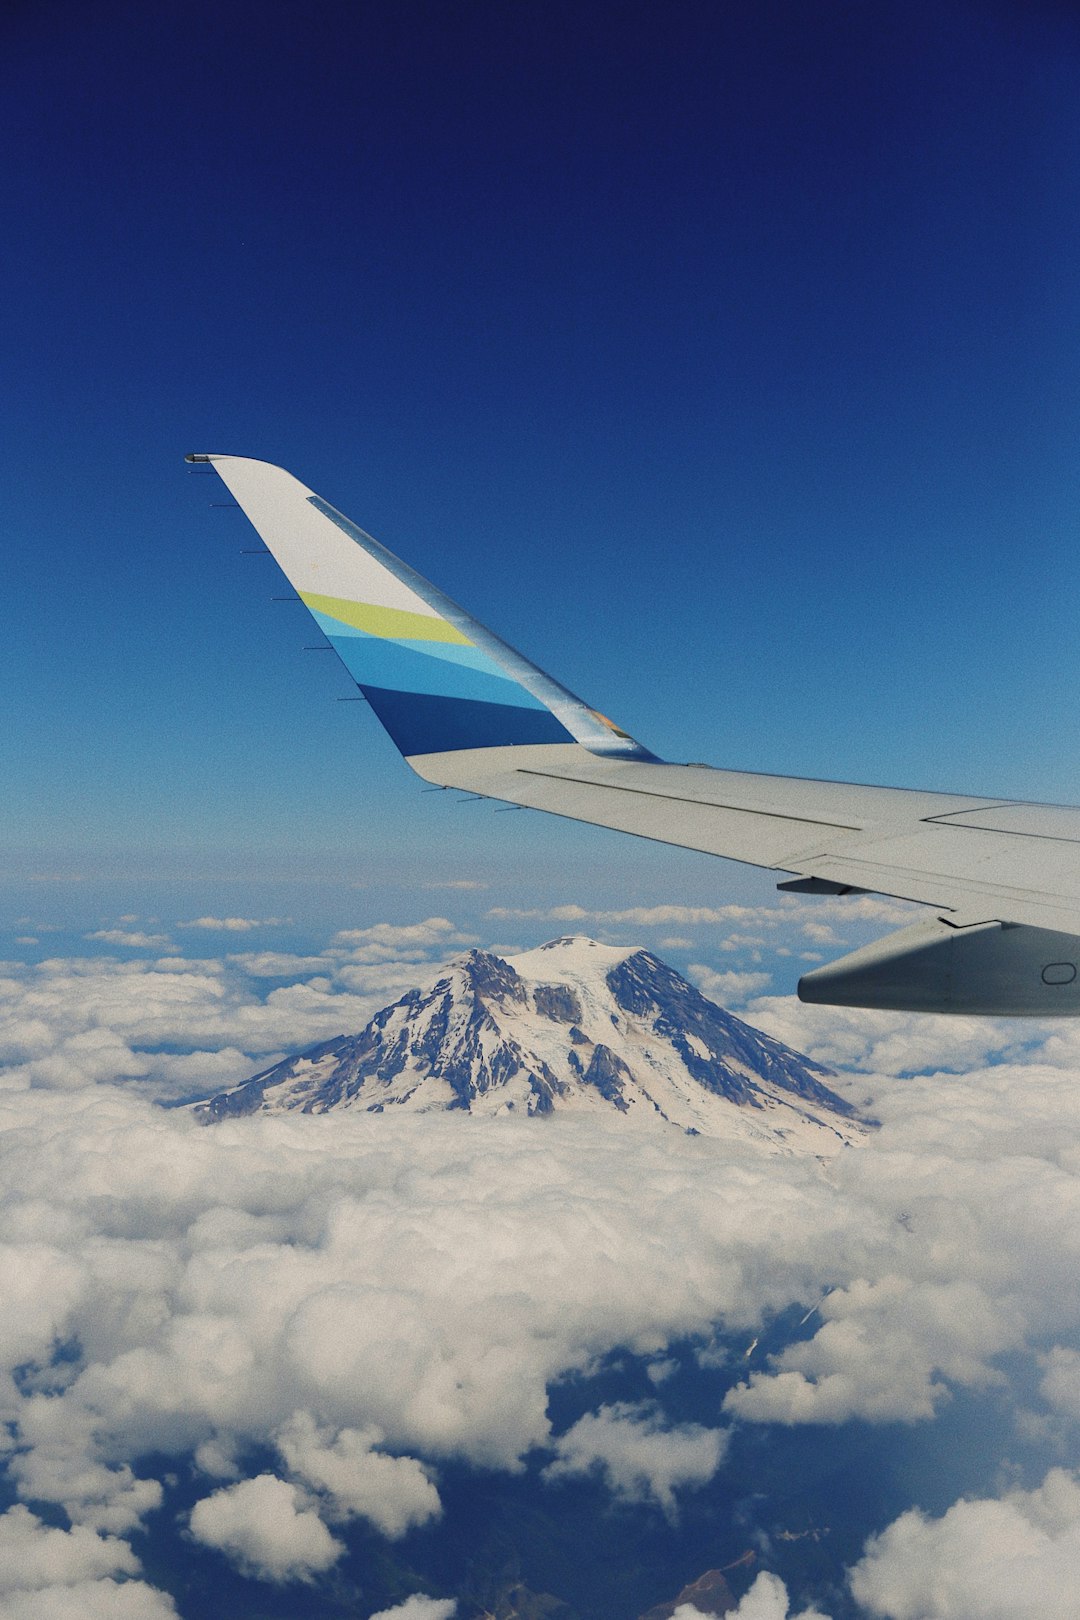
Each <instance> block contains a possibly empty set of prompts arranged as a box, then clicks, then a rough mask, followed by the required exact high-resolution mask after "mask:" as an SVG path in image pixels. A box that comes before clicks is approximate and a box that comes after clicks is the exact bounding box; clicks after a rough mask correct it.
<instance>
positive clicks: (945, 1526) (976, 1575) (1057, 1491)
mask: <svg viewBox="0 0 1080 1620" xmlns="http://www.w3.org/2000/svg"><path fill="white" fill-rule="evenodd" d="M851 1590H852V1592H853V1594H854V1596H855V1598H856V1599H857V1601H858V1602H859V1603H860V1604H862V1605H863V1607H864V1608H865V1609H866V1611H867V1612H868V1613H869V1614H871V1615H874V1616H881V1617H882V1620H972V1617H973V1616H976V1615H977V1616H978V1620H1075V1616H1076V1613H1077V1593H1078V1592H1080V1483H1078V1481H1077V1477H1076V1475H1075V1474H1071V1473H1068V1472H1066V1471H1065V1470H1064V1469H1061V1468H1055V1469H1052V1470H1051V1471H1050V1473H1049V1474H1047V1476H1046V1478H1045V1480H1044V1481H1043V1483H1042V1485H1040V1486H1039V1487H1038V1488H1037V1489H1035V1490H1032V1491H1022V1490H1017V1491H1010V1492H1009V1493H1008V1494H1007V1495H1005V1496H1003V1497H1001V1498H1000V1499H999V1500H993V1499H983V1500H977V1501H960V1502H955V1503H954V1504H953V1506H952V1507H951V1508H949V1510H948V1511H947V1512H946V1513H945V1514H943V1515H942V1517H941V1518H940V1519H932V1518H928V1517H927V1516H926V1515H925V1514H922V1513H919V1512H916V1511H911V1512H909V1513H904V1514H902V1515H901V1517H900V1518H899V1519H897V1520H895V1521H894V1522H893V1523H892V1524H891V1525H889V1527H888V1529H887V1530H885V1531H884V1532H883V1533H882V1534H881V1535H880V1536H877V1537H875V1538H874V1539H873V1540H872V1541H871V1542H870V1543H869V1544H868V1546H867V1548H866V1551H865V1552H864V1554H863V1557H862V1558H861V1559H860V1561H859V1562H858V1563H857V1564H856V1565H855V1567H854V1568H853V1569H852V1570H851Z"/></svg>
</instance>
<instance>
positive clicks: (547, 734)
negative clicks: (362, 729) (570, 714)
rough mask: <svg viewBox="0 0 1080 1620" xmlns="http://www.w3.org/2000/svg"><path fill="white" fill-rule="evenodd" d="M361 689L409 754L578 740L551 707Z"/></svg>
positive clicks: (371, 687) (394, 738)
mask: <svg viewBox="0 0 1080 1620" xmlns="http://www.w3.org/2000/svg"><path fill="white" fill-rule="evenodd" d="M361 691H362V692H363V694H364V696H365V697H366V698H367V700H368V702H369V703H370V704H371V707H372V708H373V709H374V710H375V713H376V714H377V715H378V717H379V719H380V720H381V721H382V723H383V725H384V726H385V727H386V729H387V731H388V732H389V733H390V736H391V738H392V739H393V741H394V743H395V744H396V745H397V747H398V748H400V750H401V752H402V753H403V754H405V755H409V754H442V753H453V752H455V751H456V750H457V749H460V748H512V747H514V746H515V745H518V746H525V745H530V744H533V743H568V742H573V741H574V738H573V737H572V736H571V735H570V733H569V732H568V731H567V729H566V727H565V726H564V725H563V724H562V723H561V721H559V720H557V719H556V718H555V716H554V715H553V714H552V713H551V711H550V710H549V709H523V708H519V707H518V706H517V705H516V704H511V703H476V702H473V701H472V700H470V699H468V698H446V697H430V696H427V695H424V694H420V693H417V692H390V691H387V690H386V689H385V687H380V686H366V685H365V686H362V687H361Z"/></svg>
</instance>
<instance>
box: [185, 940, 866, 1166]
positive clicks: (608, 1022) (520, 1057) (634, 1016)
mask: <svg viewBox="0 0 1080 1620" xmlns="http://www.w3.org/2000/svg"><path fill="white" fill-rule="evenodd" d="M828 1072H829V1071H828V1070H826V1069H823V1068H822V1067H821V1066H820V1065H819V1064H815V1063H813V1062H812V1061H811V1060H810V1059H809V1058H806V1057H803V1056H801V1055H800V1054H799V1053H798V1052H793V1051H792V1050H791V1049H790V1048H789V1047H786V1046H783V1045H782V1044H781V1043H780V1042H779V1041H775V1040H772V1039H771V1038H770V1037H769V1036H767V1035H763V1034H762V1033H761V1032H760V1031H759V1030H755V1029H752V1028H751V1027H750V1026H749V1025H748V1024H744V1023H742V1022H741V1020H740V1019H738V1018H735V1017H733V1016H732V1014H731V1013H728V1012H724V1011H723V1010H722V1009H721V1008H720V1007H718V1006H716V1005H715V1003H714V1002H711V1001H709V1000H707V999H706V997H705V996H703V995H702V994H701V992H700V991H699V990H696V989H695V988H694V986H693V985H692V984H689V983H688V982H687V980H685V979H684V978H682V977H681V975H680V974H678V973H676V972H675V970H674V968H671V967H668V966H667V964H666V963H664V962H661V961H660V960H659V959H658V958H657V957H655V956H653V955H652V954H651V952H649V951H645V950H637V949H633V948H625V947H623V948H620V947H616V946H611V945H600V944H598V943H597V942H596V941H595V940H591V939H582V938H567V939H556V940H553V941H552V942H551V943H550V944H548V945H542V946H540V947H539V948H538V949H536V950H531V951H525V952H523V953H522V954H520V955H517V956H512V957H500V956H494V955H492V954H491V953H490V952H486V951H470V953H469V954H468V955H467V956H465V957H463V958H462V959H461V960H460V961H458V962H456V963H454V964H452V965H451V966H450V967H448V968H446V969H445V970H444V971H443V972H442V973H441V974H440V976H439V977H438V978H437V979H436V981H435V983H434V984H433V985H432V986H431V987H430V988H428V989H424V990H419V989H418V990H410V991H409V992H408V993H407V994H406V995H404V996H402V997H401V999H400V1000H399V1001H396V1002H394V1004H393V1005H392V1006H390V1007H385V1008H384V1009H383V1010H382V1011H381V1012H379V1013H376V1015H375V1017H374V1018H373V1019H372V1020H371V1022H370V1023H369V1024H368V1026H367V1028H366V1029H364V1030H362V1031H361V1033H360V1034H359V1035H345V1036H340V1037H338V1038H337V1039H336V1040H332V1041H326V1042H324V1043H323V1044H322V1045H321V1046H316V1047H312V1048H311V1049H310V1050H308V1051H306V1052H304V1053H302V1054H301V1055H300V1056H298V1057H290V1058H285V1059H283V1060H282V1061H281V1062H280V1063H277V1064H275V1065H274V1067H273V1068H271V1069H267V1070H265V1071H263V1073H261V1074H257V1075H255V1076H254V1077H253V1078H252V1079H250V1080H248V1081H246V1082H245V1083H244V1084H243V1085H241V1086H238V1087H236V1088H235V1089H233V1090H231V1091H226V1092H222V1093H221V1094H220V1095H219V1096H217V1097H213V1098H211V1099H210V1100H209V1101H207V1102H204V1103H201V1104H199V1105H198V1107H197V1112H198V1113H199V1115H200V1116H201V1117H202V1118H203V1119H204V1120H206V1121H207V1122H210V1121H213V1120H220V1119H226V1118H230V1117H235V1116H237V1115H242V1114H252V1113H275V1114H276V1113H283V1112H285V1111H286V1110H289V1109H299V1110H302V1111H304V1112H306V1113H325V1112H327V1111H329V1110H331V1109H339V1108H341V1109H346V1108H347V1109H361V1110H365V1111H366V1112H368V1113H382V1112H383V1111H384V1110H388V1109H404V1110H409V1111H413V1112H425V1111H430V1110H446V1109H460V1110H463V1111H465V1112H468V1113H472V1114H501V1113H521V1114H534V1115H535V1114H549V1113H552V1112H554V1111H556V1110H558V1111H560V1112H561V1111H567V1112H568V1111H576V1112H580V1113H605V1114H612V1113H619V1114H621V1115H623V1116H624V1117H625V1118H626V1119H627V1120H628V1121H629V1122H631V1123H637V1124H648V1125H659V1126H661V1127H663V1125H664V1122H667V1123H668V1124H670V1125H673V1126H677V1127H679V1128H681V1129H683V1130H685V1131H691V1132H695V1133H701V1134H702V1135H707V1136H715V1137H727V1138H751V1139H755V1140H758V1141H760V1142H763V1143H766V1144H768V1145H769V1146H771V1147H773V1148H774V1149H777V1150H779V1151H797V1152H813V1153H833V1152H835V1151H837V1149H839V1148H840V1147H842V1146H843V1145H844V1144H845V1143H849V1142H854V1141H857V1140H859V1139H861V1138H862V1136H863V1135H864V1134H865V1127H864V1126H863V1125H862V1124H861V1123H860V1122H859V1120H858V1118H857V1116H856V1114H855V1111H854V1109H852V1107H851V1106H850V1105H849V1104H848V1103H846V1102H844V1101H843V1100H842V1099H841V1098H840V1097H838V1096H836V1095H835V1094H834V1093H833V1092H832V1091H830V1090H829V1089H828V1087H827V1086H826V1085H825V1084H824V1083H823V1078H822V1077H823V1076H825V1075H826V1074H828Z"/></svg>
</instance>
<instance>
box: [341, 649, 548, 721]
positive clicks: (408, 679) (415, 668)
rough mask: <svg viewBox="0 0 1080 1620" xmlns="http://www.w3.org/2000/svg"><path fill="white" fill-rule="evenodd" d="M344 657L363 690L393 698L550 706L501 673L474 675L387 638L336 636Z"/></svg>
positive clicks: (483, 671)
mask: <svg viewBox="0 0 1080 1620" xmlns="http://www.w3.org/2000/svg"><path fill="white" fill-rule="evenodd" d="M329 639H330V641H331V642H332V644H333V646H334V649H335V651H336V652H337V654H338V657H339V658H340V659H341V661H342V663H343V664H344V665H345V667H346V669H347V670H348V671H349V674H350V675H351V676H352V678H353V680H354V681H355V682H356V684H357V685H358V686H360V687H367V686H377V687H380V688H382V689H383V690H385V691H389V692H415V693H417V694H422V695H424V696H428V697H441V698H463V699H466V700H468V701H469V702H472V703H495V704H499V705H511V706H513V707H515V708H519V709H543V708H544V707H545V705H544V704H543V703H541V702H540V701H539V699H538V698H535V697H533V695H532V693H531V692H526V691H524V690H523V689H522V688H521V687H520V686H519V685H518V683H517V682H516V681H512V680H510V679H508V677H507V676H505V675H503V674H502V673H500V672H496V671H493V670H491V669H490V668H488V669H470V668H469V667H468V666H467V665H464V664H459V663H456V662H451V661H450V660H449V659H446V658H438V657H432V656H431V654H430V653H429V652H428V651H427V648H428V647H429V646H430V643H429V642H425V643H423V646H424V651H423V652H419V651H417V650H416V647H415V644H414V645H413V646H411V647H410V646H407V645H405V644H404V643H403V642H399V641H387V640H385V639H384V638H383V637H381V636H352V635H350V636H335V635H331V636H330V638H329Z"/></svg>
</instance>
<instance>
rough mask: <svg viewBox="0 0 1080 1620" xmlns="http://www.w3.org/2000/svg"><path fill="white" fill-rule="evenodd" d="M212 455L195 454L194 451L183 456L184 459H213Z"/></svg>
mask: <svg viewBox="0 0 1080 1620" xmlns="http://www.w3.org/2000/svg"><path fill="white" fill-rule="evenodd" d="M213 459H214V458H213V456H197V455H196V454H195V452H194V451H192V452H191V454H190V455H187V456H185V457H184V460H185V461H213Z"/></svg>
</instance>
